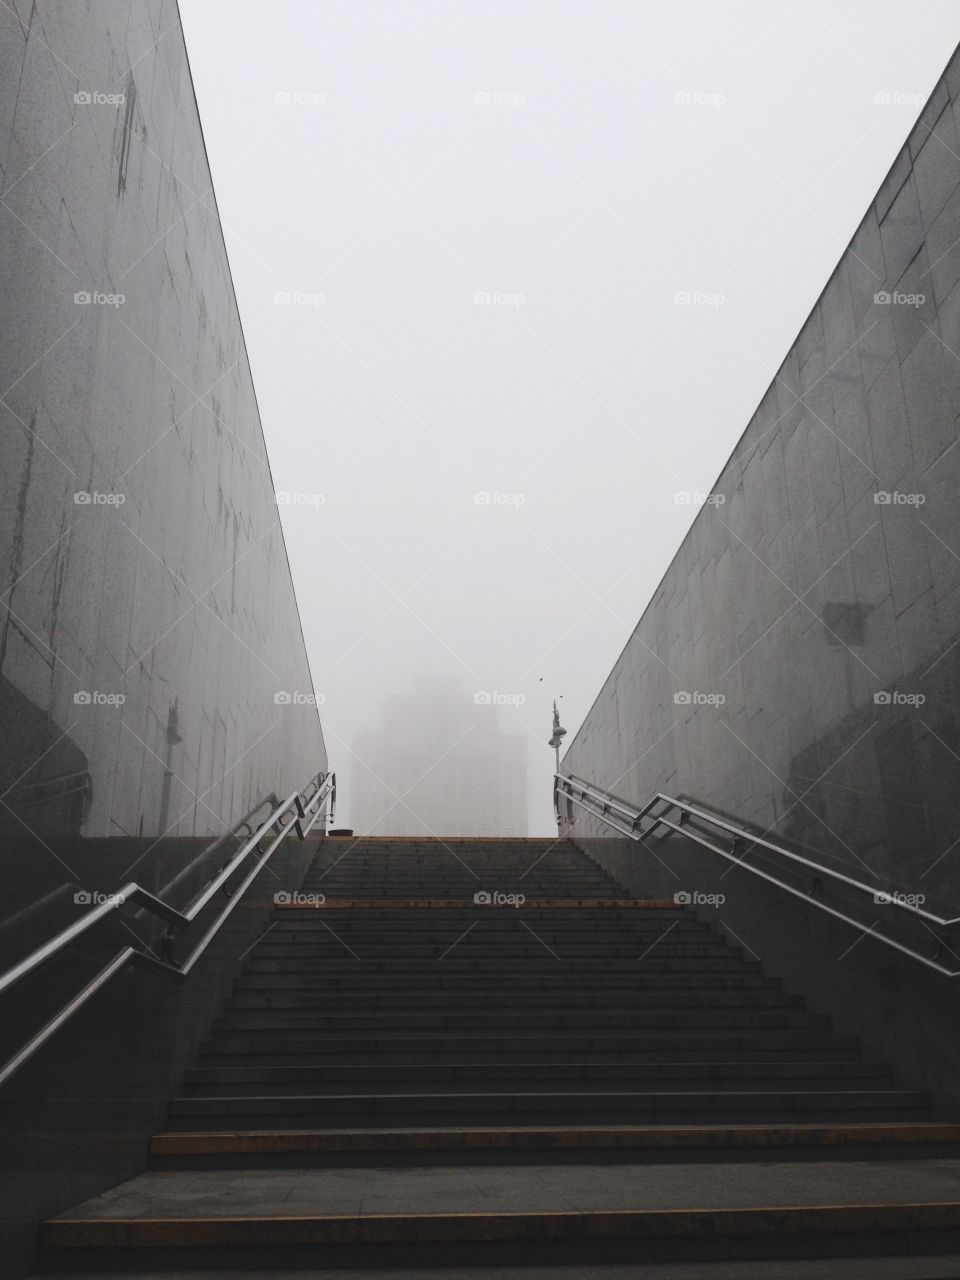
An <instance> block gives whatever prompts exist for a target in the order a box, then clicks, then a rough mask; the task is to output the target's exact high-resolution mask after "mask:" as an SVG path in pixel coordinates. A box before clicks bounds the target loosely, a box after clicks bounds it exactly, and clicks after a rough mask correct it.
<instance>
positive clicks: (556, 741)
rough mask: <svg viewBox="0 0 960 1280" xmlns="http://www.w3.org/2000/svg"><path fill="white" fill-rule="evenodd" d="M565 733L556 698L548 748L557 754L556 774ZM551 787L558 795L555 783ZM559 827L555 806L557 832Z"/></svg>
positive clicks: (558, 812)
mask: <svg viewBox="0 0 960 1280" xmlns="http://www.w3.org/2000/svg"><path fill="white" fill-rule="evenodd" d="M566 733H567V731H566V729H564V728H562V727H561V725H560V712H559V711H558V710H557V700H556V698H554V700H553V733H552V734H551V735H550V746H551V747H553V749H554V751H555V752H556V753H557V766H556V770H555V772H556V773H559V772H560V743H561V742H562V741H563V739H564V737H565V736H566ZM553 785H554V793H555V794H558V793H557V792H556V786H557V783H556V781H554V784H553ZM561 826H562V822H561V818H560V808H559V805H558V806H557V829H558V831H559V829H560V827H561Z"/></svg>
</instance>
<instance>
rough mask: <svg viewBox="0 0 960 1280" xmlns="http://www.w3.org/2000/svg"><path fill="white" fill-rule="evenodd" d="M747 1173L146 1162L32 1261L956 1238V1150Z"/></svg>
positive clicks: (50, 1231)
mask: <svg viewBox="0 0 960 1280" xmlns="http://www.w3.org/2000/svg"><path fill="white" fill-rule="evenodd" d="M756 1173H757V1166H756V1164H755V1163H751V1162H744V1163H736V1162H727V1163H725V1164H724V1166H723V1177H722V1180H720V1179H717V1178H714V1179H713V1180H712V1183H711V1186H710V1190H709V1192H708V1195H709V1199H706V1198H705V1195H704V1186H703V1176H702V1171H701V1170H700V1169H699V1168H698V1167H697V1166H696V1165H681V1164H678V1165H672V1166H671V1167H670V1169H669V1176H665V1175H663V1171H660V1174H661V1176H657V1177H656V1178H651V1177H649V1176H648V1169H647V1167H646V1166H644V1165H636V1166H635V1165H629V1164H622V1163H621V1164H617V1165H615V1166H614V1165H595V1164H591V1165H589V1166H583V1165H575V1164H561V1165H552V1164H539V1165H520V1166H517V1165H491V1166H488V1167H485V1168H481V1169H478V1168H476V1167H475V1166H474V1165H469V1166H463V1167H461V1166H445V1167H444V1168H442V1169H435V1170H427V1169H423V1170H420V1171H418V1176H417V1178H416V1179H411V1178H410V1177H409V1176H408V1171H407V1170H404V1169H396V1168H379V1169H371V1168H363V1169H353V1170H351V1169H343V1170H341V1171H340V1172H339V1174H338V1176H337V1178H336V1179H335V1180H332V1179H331V1178H330V1175H329V1173H328V1171H326V1170H322V1169H318V1170H309V1169H297V1170H285V1169H257V1170H216V1171H206V1170H191V1171H189V1172H182V1173H173V1174H171V1173H168V1172H161V1171H151V1172H147V1173H144V1174H141V1175H140V1176H139V1177H137V1178H134V1179H131V1181H130V1182H129V1183H127V1184H125V1185H124V1186H121V1187H117V1188H114V1189H113V1190H112V1191H108V1192H105V1193H104V1194H103V1195H101V1196H98V1197H96V1198H95V1199H94V1200H92V1201H88V1202H87V1203H86V1204H84V1205H80V1206H78V1207H77V1208H76V1209H74V1210H71V1211H70V1212H69V1213H67V1214H63V1215H61V1216H60V1217H58V1218H54V1219H51V1220H50V1221H48V1222H47V1223H46V1224H45V1225H44V1227H43V1231H42V1239H41V1244H42V1250H43V1255H42V1263H43V1265H44V1266H46V1267H49V1266H50V1265H51V1264H55V1263H58V1262H59V1260H61V1259H63V1258H64V1257H70V1256H72V1257H75V1258H76V1259H77V1261H78V1262H79V1263H81V1264H85V1265H86V1266H87V1267H90V1266H96V1265H97V1263H98V1261H99V1257H100V1255H99V1254H98V1252H97V1251H104V1252H112V1259H111V1261H112V1262H113V1263H114V1264H120V1263H122V1262H125V1261H126V1262H129V1264H130V1266H131V1268H132V1269H135V1268H137V1267H138V1266H139V1267H144V1266H150V1265H152V1264H153V1260H154V1259H157V1261H158V1262H160V1261H161V1260H163V1261H162V1262H161V1265H162V1266H164V1268H165V1269H169V1267H170V1266H173V1265H177V1264H178V1263H183V1262H186V1261H187V1259H197V1258H201V1259H202V1258H210V1256H211V1255H212V1254H213V1251H214V1250H217V1251H218V1254H220V1255H221V1258H222V1260H218V1263H217V1265H221V1266H223V1265H230V1263H231V1262H233V1261H234V1260H235V1259H240V1260H241V1265H244V1266H246V1265H253V1266H256V1265H258V1264H259V1265H260V1267H261V1269H262V1270H263V1271H268V1270H269V1269H270V1268H271V1267H272V1268H278V1267H283V1266H284V1265H290V1266H300V1267H309V1266H310V1264H311V1260H312V1263H313V1265H314V1266H317V1265H320V1266H326V1267H330V1266H334V1265H342V1264H348V1263H349V1262H353V1263H354V1264H356V1263H357V1262H358V1261H359V1260H361V1259H362V1260H364V1261H371V1262H372V1261H374V1260H375V1259H376V1258H379V1260H380V1264H381V1265H383V1264H384V1263H385V1262H387V1261H389V1262H390V1263H391V1264H392V1265H394V1266H399V1265H410V1264H413V1265H414V1266H418V1267H419V1268H420V1269H421V1271H422V1272H425V1273H428V1271H427V1268H428V1267H429V1265H430V1262H431V1260H434V1261H436V1260H440V1261H445V1262H447V1263H448V1264H449V1263H452V1262H455V1261H459V1262H460V1263H461V1264H473V1265H477V1264H478V1263H480V1262H482V1261H483V1260H484V1259H485V1258H495V1259H496V1260H497V1261H499V1262H500V1263H501V1264H504V1263H506V1262H508V1261H515V1262H522V1261H527V1262H529V1261H531V1260H533V1259H534V1258H536V1259H537V1260H539V1261H544V1262H555V1263H560V1262H568V1263H569V1262H580V1263H581V1264H587V1263H588V1262H595V1261H596V1260H597V1258H598V1257H607V1256H610V1255H611V1252H612V1256H613V1257H622V1258H629V1259H632V1260H633V1261H634V1264H635V1263H636V1259H637V1256H638V1252H640V1253H641V1255H642V1257H643V1259H644V1261H655V1260H677V1259H680V1260H683V1259H686V1260H694V1259H700V1260H703V1259H709V1258H717V1257H723V1258H727V1259H730V1258H740V1257H750V1256H753V1257H764V1258H775V1257H782V1256H789V1257H796V1256H811V1257H816V1256H827V1257H832V1256H836V1255H837V1254H841V1255H850V1254H854V1253H857V1252H859V1253H860V1254H861V1255H862V1254H865V1253H868V1252H869V1253H873V1252H875V1251H878V1252H889V1251H890V1250H891V1248H892V1247H895V1246H893V1244H892V1241H893V1239H894V1237H895V1236H896V1235H898V1234H900V1233H904V1236H905V1238H907V1237H908V1238H909V1248H910V1250H911V1252H916V1253H923V1252H932V1251H934V1250H939V1251H943V1249H944V1247H945V1244H946V1243H947V1242H948V1241H949V1242H950V1244H951V1248H955V1247H956V1241H957V1239H960V1199H958V1197H957V1195H956V1185H957V1177H958V1166H957V1162H955V1161H936V1160H917V1161H912V1162H910V1163H909V1164H906V1165H905V1164H904V1162H903V1161H897V1160H891V1161H886V1160H878V1161H875V1162H872V1163H870V1164H866V1165H856V1166H853V1165H850V1164H844V1163H831V1162H829V1161H821V1162H804V1163H798V1164H790V1163H781V1164H777V1163H770V1164H766V1165H765V1166H764V1177H763V1178H762V1179H757V1177H756ZM438 1204H440V1205H442V1206H443V1208H442V1210H440V1211H438V1209H437V1207H436V1206H437V1205H438ZM558 1205H559V1206H562V1207H560V1208H558V1207H557V1206H558ZM144 1206H149V1209H148V1210H147V1211H146V1212H145V1209H144ZM868 1244H869V1245H871V1246H872V1248H869V1249H868V1248H867V1245H868ZM858 1246H859V1247H858ZM229 1250H234V1251H235V1253H234V1254H233V1255H230V1254H229V1253H227V1252H226V1251H229ZM256 1250H261V1251H262V1253H260V1254H258V1253H256V1252H255V1251H256ZM377 1250H380V1252H379V1254H378V1253H377ZM191 1251H192V1252H191ZM298 1251H299V1252H298ZM484 1251H487V1252H484ZM261 1258H262V1261H261ZM141 1259H142V1261H141ZM184 1269H186V1268H185V1267H184Z"/></svg>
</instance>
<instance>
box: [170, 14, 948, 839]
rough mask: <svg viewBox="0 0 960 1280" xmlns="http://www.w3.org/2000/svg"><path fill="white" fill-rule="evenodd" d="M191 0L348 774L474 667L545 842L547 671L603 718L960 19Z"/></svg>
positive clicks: (569, 712)
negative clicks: (612, 685)
mask: <svg viewBox="0 0 960 1280" xmlns="http://www.w3.org/2000/svg"><path fill="white" fill-rule="evenodd" d="M180 8H181V12H182V17H183V23H184V29H185V34H186V39H187V50H188V53H189V56H190V61H191V66H192V71H193V76H194V81H195V85H196V90H197V96H198V102H199V107H200V114H201V120H202V123H203V127H204V133H205V138H206V143H207V148H208V152H209V156H210V163H211V168H212V173H213V179H214V183H215V190H216V199H217V205H218V207H219V212H220V217H221V220H222V223H223V228H224V235H225V238H226V244H227V249H228V251H229V255H230V262H231V267H232V271H233V276H234V281H235V285H236V289H237V295H238V301H239V306H240V314H241V317H242V320H243V326H244V331H245V334H246V340H247V346H248V350H249V355H250V362H251V366H252V370H253V376H254V381H255V385H256V388H257V393H258V398H259V403H260V409H261V414H262V417H263V426H264V433H265V436H266V441H267V447H268V449H269V452H270V459H271V464H272V469H273V477H274V482H275V485H276V488H277V490H278V491H279V493H280V494H281V497H283V496H284V495H286V496H287V497H288V498H289V501H287V502H286V503H285V504H284V505H282V506H281V514H282V519H283V526H284V531H285V536H286V541H287V547H288V551H289V555H290V560H291V566H292V570H293V577H294V583H295V586H296V589H297V595H298V600H299V605H300V612H301V615H302V619H303V627H304V633H305V637H306V642H307V648H308V652H309V655H310V660H311V665H312V669H313V676H314V683H315V687H316V691H317V693H318V694H319V695H320V696H321V697H322V698H323V699H324V702H323V705H322V707H321V712H322V720H323V726H324V733H325V737H326V741H327V748H328V751H329V754H330V760H331V765H332V767H334V768H337V769H339V771H340V777H341V780H342V781H345V780H346V778H348V777H349V772H350V770H349V760H350V753H351V748H352V746H353V744H354V741H355V739H356V738H357V736H358V735H359V734H361V733H362V732H364V731H368V730H371V729H377V728H379V726H380V723H381V710H382V707H383V703H384V701H385V699H386V698H387V697H388V696H389V695H390V694H392V693H409V692H410V691H412V689H413V688H414V686H415V684H416V682H417V680H418V679H419V678H420V677H423V676H429V675H433V674H438V675H448V676H450V677H455V678H456V679H457V680H458V681H461V682H462V683H463V687H464V688H465V690H467V692H468V693H469V694H470V696H471V697H472V694H473V693H475V692H477V691H484V692H490V693H497V694H501V695H507V696H508V698H509V700H508V701H504V700H503V699H501V705H499V706H498V707H497V709H496V710H495V712H494V714H496V715H498V716H499V717H500V722H501V724H502V725H503V726H504V728H505V729H508V730H509V731H511V732H526V733H527V734H528V741H529V766H528V776H529V779H530V816H531V825H530V830H531V833H533V834H537V833H548V832H549V831H550V830H551V828H552V815H551V810H550V777H551V774H552V771H553V752H552V751H551V750H550V749H549V747H548V746H547V745H546V739H547V737H548V736H549V732H550V719H551V715H550V705H551V700H552V699H553V698H554V697H558V698H561V699H562V701H561V703H560V706H561V713H562V717H563V721H564V724H565V726H566V728H567V729H568V731H569V735H568V739H567V740H568V741H570V739H571V738H572V737H573V734H574V733H575V731H576V729H577V727H578V725H579V723H580V722H581V720H582V719H583V716H584V715H585V713H586V711H587V709H588V708H589V706H590V704H591V702H592V701H593V699H594V697H595V696H596V693H597V691H598V690H599V688H600V686H601V684H602V682H603V680H604V678H605V677H606V675H607V673H608V672H609V670H610V668H611V666H612V665H613V663H614V661H615V659H616V657H617V655H618V653H619V652H620V650H621V649H622V648H623V645H624V644H625V643H626V640H627V638H628V636H629V634H630V632H631V631H632V629H633V627H634V625H635V623H636V621H637V619H638V618H639V616H640V614H641V613H642V611H643V609H644V607H645V605H646V604H647V602H648V600H649V598H650V596H651V594H652V592H653V590H654V588H655V586H656V584H657V582H658V581H659V579H660V577H661V575H662V574H663V572H664V570H665V568H666V566H667V564H668V563H669V561H670V559H671V557H672V556H673V554H674V552H675V551H676V549H677V547H678V546H679V544H680V542H681V540H682V538H683V536H684V534H685V532H686V530H687V528H688V527H689V525H690V523H691V521H692V519H693V517H694V515H695V514H696V510H697V507H696V500H695V498H694V499H693V500H692V501H683V500H682V499H681V500H678V497H677V495H678V494H679V495H691V494H693V495H695V494H697V493H705V492H708V491H709V489H710V486H711V484H712V482H713V481H714V479H715V478H716V476H717V474H718V473H719V471H720V469H721V467H722V465H723V462H724V460H725V459H726V457H727V456H728V454H729V453H730V451H731V449H732V447H733V445H734V443H735V441H736V440H737V438H738V437H739V435H740V434H741V432H742V431H743V429H744V427H745V426H746V423H747V421H748V419H749V417H750V415H751V413H752V411H753V409H754V408H755V407H756V405H757V403H758V402H759V400H760V398H761V396H762V394H763V392H764V390H765V389H766V387H767V386H768V384H769V383H770V381H771V380H772V378H773V375H774V373H775V372H776V370H777V368H778V366H779V364H780V362H781V360H782V359H783V356H784V355H785V353H786V351H787V349H788V348H789V346H790V344H791V342H792V341H793V339H794V337H795V336H796V333H797V332H798V330H799V328H800V326H801V324H802V322H803V320H804V318H805V317H806V315H807V313H808V311H809V310H810V307H811V306H812V304H813V303H814V301H815V299H816V298H817V296H818V294H819V293H820V291H821V289H822V288H823V286H824V285H825V283H826V281H827V278H828V276H829V274H830V272H831V271H832V269H833V267H834V265H835V263H836V261H837V259H838V258H839V256H840V254H841V253H842V251H843V249H844V247H845V245H846V244H847V242H848V240H849V238H850V236H851V234H852V232H853V230H854V228H855V227H856V225H857V223H858V222H859V220H860V218H861V217H862V215H863V212H864V210H865V208H866V206H867V204H868V203H869V201H870V200H871V198H872V197H873V194H874V192H875V190H876V188H877V187H878V185H879V183H880V181H881V179H882V177H883V175H884V174H885V172H886V170H887V169H888V167H889V166H890V164H891V162H892V160H893V158H894V156H895V155H896V152H897V150H898V149H899V147H900V146H901V145H902V143H903V141H904V139H905V137H906V135H907V133H908V132H909V130H910V128H911V126H912V124H913V122H914V121H915V119H916V117H917V115H918V114H919V108H920V105H921V104H922V102H923V100H925V98H926V96H927V95H928V93H929V92H930V90H931V88H932V87H933V85H934V83H935V82H936V80H937V78H938V76H939V74H940V72H941V71H942V69H943V66H944V64H945V63H946V61H947V59H948V57H949V56H950V54H951V53H952V51H953V49H954V47H955V45H956V44H957V41H958V40H960V10H958V9H957V6H956V4H955V3H953V2H952V0H915V2H914V3H913V4H911V5H904V4H902V3H901V2H900V0H863V2H862V3H860V2H852V0H851V2H846V3H845V2H843V0H839V2H838V0H822V2H819V3H811V2H809V0H801V2H800V3H787V2H781V0H756V2H747V0H739V2H736V0H728V2H727V3H724V4H716V3H711V2H709V0H702V2H697V3H687V4H681V3H671V4H668V5H663V4H653V3H642V2H641V0H633V2H632V3H630V2H628V0H596V2H595V0H486V2H484V0H460V2H459V3H458V2H455V0H391V2H386V0H384V2H383V3H380V2H377V0H342V2H338V3H333V2H330V0H272V3H270V4H265V3H263V0H256V2H254V0H180ZM878 97H879V98H881V99H882V98H887V99H891V100H890V101H882V100H881V101H878ZM198 194H202V193H198ZM213 207H214V206H213V200H212V199H211V198H210V197H207V198H206V199H205V200H204V201H203V202H201V204H200V205H199V206H198V208H197V209H196V210H195V211H194V213H193V214H191V215H190V216H197V217H202V216H210V212H209V210H212V209H213ZM678 295H681V297H682V296H683V295H689V296H690V301H689V302H683V301H678V300H677V297H678ZM478 496H479V500H478ZM489 709H490V707H489V705H488V706H487V707H485V708H484V710H487V711H489ZM459 724H460V716H459V715H457V716H451V718H450V721H449V723H448V722H447V721H446V720H445V719H444V718H443V717H437V723H435V724H434V725H433V726H432V731H433V734H434V737H435V741H436V752H437V756H438V757H440V756H441V754H442V753H443V752H444V751H445V750H447V749H448V748H449V747H450V745H451V744H452V742H453V740H454V738H455V737H456V734H457V733H458V732H459V728H456V727H455V726H459ZM397 747H398V750H400V749H402V743H400V742H398V744H397ZM338 820H339V821H341V822H343V823H345V824H349V822H350V796H349V792H348V790H347V788H346V787H343V786H341V789H340V812H339V814H338Z"/></svg>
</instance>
